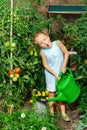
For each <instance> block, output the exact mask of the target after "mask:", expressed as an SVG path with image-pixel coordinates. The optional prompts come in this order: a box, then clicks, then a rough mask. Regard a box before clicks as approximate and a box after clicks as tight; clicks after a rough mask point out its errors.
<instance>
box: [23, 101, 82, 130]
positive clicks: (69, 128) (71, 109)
mask: <svg viewBox="0 0 87 130" xmlns="http://www.w3.org/2000/svg"><path fill="white" fill-rule="evenodd" d="M29 106H30V104H29V102H28V101H27V102H25V104H24V107H25V108H26V109H29ZM77 106H78V104H77V103H74V104H71V105H68V104H66V111H67V114H68V116H69V118H70V121H69V122H65V121H64V120H63V119H62V118H61V116H60V117H58V116H57V114H58V113H57V112H55V117H54V118H55V120H56V122H57V123H56V125H58V126H60V127H61V128H62V130H77V126H78V122H79V120H80V112H79V110H78V108H77ZM57 120H58V121H57Z"/></svg>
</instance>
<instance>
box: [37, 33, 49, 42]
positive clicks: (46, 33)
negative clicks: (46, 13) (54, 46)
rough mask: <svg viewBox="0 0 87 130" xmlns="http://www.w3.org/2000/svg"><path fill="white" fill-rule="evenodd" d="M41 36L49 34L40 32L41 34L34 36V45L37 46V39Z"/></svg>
mask: <svg viewBox="0 0 87 130" xmlns="http://www.w3.org/2000/svg"><path fill="white" fill-rule="evenodd" d="M41 34H43V35H46V36H47V35H48V34H47V33H45V32H43V31H40V32H37V33H36V34H35V35H34V43H35V44H37V42H36V39H37V38H38V36H40V35H41Z"/></svg>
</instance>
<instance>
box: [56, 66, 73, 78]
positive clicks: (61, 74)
mask: <svg viewBox="0 0 87 130" xmlns="http://www.w3.org/2000/svg"><path fill="white" fill-rule="evenodd" d="M67 70H68V72H69V73H70V75H71V76H73V74H72V71H71V69H70V68H68V67H67V68H66V71H67ZM66 73H67V72H66ZM63 74H64V73H63V72H60V73H59V75H58V76H59V77H61V76H63Z"/></svg>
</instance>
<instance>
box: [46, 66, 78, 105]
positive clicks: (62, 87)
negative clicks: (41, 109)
mask: <svg viewBox="0 0 87 130" xmlns="http://www.w3.org/2000/svg"><path fill="white" fill-rule="evenodd" d="M56 95H57V96H56V97H54V98H49V99H48V101H62V102H67V103H69V104H70V103H73V102H75V101H76V99H77V98H78V97H79V95H80V87H79V86H78V84H77V83H76V82H75V80H74V77H73V74H72V71H71V70H70V69H69V68H67V71H66V73H64V74H63V73H62V74H61V79H60V81H58V80H56Z"/></svg>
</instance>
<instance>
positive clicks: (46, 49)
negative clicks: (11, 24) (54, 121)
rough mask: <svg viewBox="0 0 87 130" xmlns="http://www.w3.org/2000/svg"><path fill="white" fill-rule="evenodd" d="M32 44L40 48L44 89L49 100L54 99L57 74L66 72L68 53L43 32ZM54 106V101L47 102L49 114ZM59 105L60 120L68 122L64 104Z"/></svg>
mask: <svg viewBox="0 0 87 130" xmlns="http://www.w3.org/2000/svg"><path fill="white" fill-rule="evenodd" d="M34 42H35V44H37V45H38V46H39V47H40V48H41V51H40V55H41V58H42V62H43V66H44V68H45V77H46V87H47V90H48V91H49V98H52V97H55V92H56V87H55V80H56V79H58V80H60V78H59V77H58V74H59V73H60V72H61V71H62V72H63V73H65V72H66V65H67V61H68V57H69V54H68V51H67V49H66V47H65V46H64V45H63V43H62V42H61V41H60V40H56V41H53V42H51V40H50V37H49V36H48V35H47V34H45V33H44V32H38V33H36V34H35V36H34ZM54 104H55V102H54V101H51V102H49V108H50V113H51V114H54ZM59 105H60V110H61V114H62V118H63V119H64V121H69V120H70V119H69V117H68V116H67V114H66V111H65V105H64V103H61V102H60V103H59Z"/></svg>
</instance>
